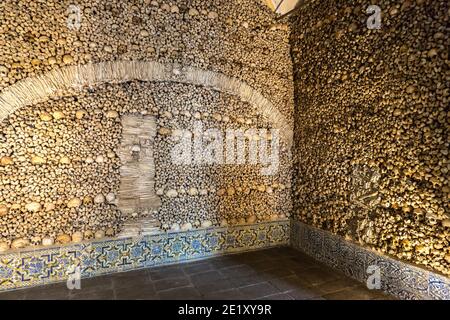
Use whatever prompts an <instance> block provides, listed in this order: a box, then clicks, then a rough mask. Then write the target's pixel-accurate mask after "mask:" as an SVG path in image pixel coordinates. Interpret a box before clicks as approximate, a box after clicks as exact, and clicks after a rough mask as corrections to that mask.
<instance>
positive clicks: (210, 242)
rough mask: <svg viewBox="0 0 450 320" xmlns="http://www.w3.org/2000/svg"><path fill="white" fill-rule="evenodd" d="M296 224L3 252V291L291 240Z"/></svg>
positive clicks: (0, 276)
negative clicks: (77, 271)
mask: <svg viewBox="0 0 450 320" xmlns="http://www.w3.org/2000/svg"><path fill="white" fill-rule="evenodd" d="M289 229H290V223H289V221H288V220H286V221H277V222H267V223H260V224H254V225H245V226H237V227H228V228H208V229H202V230H194V231H187V232H178V233H162V234H157V235H149V236H144V237H142V238H125V239H112V240H104V241H99V242H92V243H81V244H75V245H67V246H62V247H51V248H41V249H37V250H33V251H26V252H24V251H21V252H9V253H6V254H0V291H6V290H13V289H19V288H25V287H31V286H37V285H42V284H48V283H53V282H60V281H65V280H66V279H67V278H68V276H69V275H70V274H71V273H73V272H74V269H75V268H76V267H80V270H81V276H82V278H87V277H93V276H98V275H103V274H108V273H113V272H121V271H128V270H133V269H140V268H146V267H151V266H156V265H162V264H170V263H175V262H181V261H186V260H194V259H201V258H206V257H210V256H214V255H219V254H227V253H234V252H242V251H248V250H255V249H262V248H267V247H273V246H281V245H288V244H289V234H290V232H289Z"/></svg>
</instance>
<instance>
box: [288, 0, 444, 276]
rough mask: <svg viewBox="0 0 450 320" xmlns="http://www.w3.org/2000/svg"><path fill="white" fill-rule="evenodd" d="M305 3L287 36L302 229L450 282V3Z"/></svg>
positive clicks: (408, 0) (298, 213)
mask: <svg viewBox="0 0 450 320" xmlns="http://www.w3.org/2000/svg"><path fill="white" fill-rule="evenodd" d="M306 3H307V5H305V6H304V7H303V9H301V10H300V11H299V13H298V14H297V15H296V17H295V18H293V20H292V26H291V27H292V35H291V45H292V58H293V64H294V82H295V95H296V98H295V100H296V110H295V145H296V146H295V158H296V160H295V171H296V174H295V176H296V179H295V190H294V193H295V210H294V214H295V218H296V219H299V220H301V221H303V222H305V223H308V224H310V225H313V226H316V227H319V228H322V229H325V230H328V231H331V232H333V233H334V234H337V235H340V236H341V237H343V238H345V239H347V240H349V241H354V242H357V243H359V244H361V245H363V246H365V247H368V248H372V249H374V250H376V251H378V252H380V253H383V254H387V255H391V256H394V257H396V258H399V259H402V260H405V261H409V262H413V263H417V264H420V265H422V266H426V267H428V268H432V269H434V270H437V271H439V272H442V273H445V274H449V273H450V206H449V204H450V201H449V200H450V185H449V170H450V161H449V143H450V135H449V132H450V125H449V124H450V110H449V90H450V87H449V83H450V82H449V60H448V48H449V37H448V35H449V28H448V20H449V6H448V2H447V1H436V0H433V1H426V0H417V1H413V0H403V1H386V0H381V1H360V0H358V1H356V0H352V1H331V0H330V1H327V0H324V1H315V2H313V1H306ZM372 4H373V5H378V6H379V8H380V9H381V29H369V28H368V27H367V20H368V19H369V17H370V16H371V15H373V14H374V11H371V12H370V13H366V9H367V8H368V7H369V5H372ZM372 25H373V24H372Z"/></svg>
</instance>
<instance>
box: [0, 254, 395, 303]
mask: <svg viewBox="0 0 450 320" xmlns="http://www.w3.org/2000/svg"><path fill="white" fill-rule="evenodd" d="M4 299H52V300H53V299H108V300H111V299H127V300H128V299H148V300H153V299H181V300H193V299H210V300H219V299H220V300H222V299H223V300H241V299H250V300H251V299H265V300H280V299H281V300H295V299H296V300H305V299H307V300H310V299H314V300H317V299H319V300H324V299H325V300H343V299H345V300H348V299H351V300H368V299H392V298H391V297H389V296H386V295H384V294H382V293H381V292H379V291H373V290H368V289H367V288H365V287H364V286H362V285H361V284H359V283H358V282H356V281H354V280H352V279H349V278H347V277H345V276H344V275H343V274H341V273H338V272H335V271H333V270H332V269H330V268H328V267H326V266H324V265H322V264H320V263H318V262H317V261H315V260H313V259H312V258H310V257H308V256H306V255H304V254H302V253H301V252H299V251H296V250H294V249H291V248H287V247H282V248H271V249H267V250H261V251H253V252H246V253H241V254H234V255H227V256H220V257H215V258H211V259H207V260H202V261H197V262H191V263H183V264H178V265H172V266H165V267H156V268H149V269H144V270H138V271H130V272H124V273H118V274H112V275H107V276H101V277H95V278H91V279H82V280H81V289H80V290H69V289H67V286H66V284H65V283H58V284H51V285H47V286H41V287H35V288H30V289H22V290H16V291H11V292H4V293H0V300H4Z"/></svg>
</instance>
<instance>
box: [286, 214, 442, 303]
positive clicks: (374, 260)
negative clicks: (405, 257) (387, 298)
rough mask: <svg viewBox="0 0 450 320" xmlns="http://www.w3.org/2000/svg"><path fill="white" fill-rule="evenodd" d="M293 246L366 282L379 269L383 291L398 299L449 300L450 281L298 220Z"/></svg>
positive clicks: (294, 228) (292, 240) (293, 231)
mask: <svg viewBox="0 0 450 320" xmlns="http://www.w3.org/2000/svg"><path fill="white" fill-rule="evenodd" d="M290 239H291V245H292V246H293V247H295V248H297V249H299V250H301V251H303V252H305V253H306V254H308V255H310V256H312V257H313V258H315V259H317V260H319V261H321V262H323V263H325V264H326V265H328V266H330V267H332V268H335V269H338V270H339V271H342V272H343V273H345V274H346V275H347V276H349V277H352V278H354V279H356V280H358V281H360V282H362V283H367V279H368V277H369V275H370V274H369V273H367V268H368V267H369V266H375V267H379V270H380V275H381V277H380V278H381V289H382V290H383V291H385V292H387V293H389V294H391V295H393V296H395V297H397V298H399V299H406V300H421V299H427V300H429V299H439V300H450V279H449V278H447V277H444V276H441V275H438V274H436V273H433V272H430V271H427V270H424V269H422V268H419V267H415V266H412V265H410V264H407V263H404V262H400V261H398V260H395V259H392V258H389V257H386V256H383V255H380V254H378V253H376V252H373V251H371V250H368V249H365V248H362V247H360V246H358V245H355V244H352V243H350V242H348V241H345V240H343V239H342V238H340V237H338V236H336V235H333V234H331V233H330V232H327V231H323V230H320V229H317V228H314V227H311V226H308V225H306V224H304V223H302V222H299V221H292V224H291V237H290Z"/></svg>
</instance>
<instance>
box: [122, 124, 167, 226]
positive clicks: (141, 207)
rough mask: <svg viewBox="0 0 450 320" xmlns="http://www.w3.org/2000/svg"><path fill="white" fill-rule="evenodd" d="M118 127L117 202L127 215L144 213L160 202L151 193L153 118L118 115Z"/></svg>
mask: <svg viewBox="0 0 450 320" xmlns="http://www.w3.org/2000/svg"><path fill="white" fill-rule="evenodd" d="M122 127H123V136H122V142H121V144H120V146H119V148H118V155H119V158H120V160H121V163H122V166H121V168H120V188H119V192H118V204H117V205H118V208H119V209H120V210H121V211H122V213H123V214H124V215H128V216H129V217H130V218H131V217H132V216H133V217H136V216H142V214H147V215H148V214H149V213H151V212H152V211H153V210H155V209H157V208H158V207H159V206H160V205H161V200H160V199H159V197H158V196H157V195H156V193H155V162H154V158H153V141H154V138H155V136H156V122H155V118H154V117H152V116H137V115H136V116H135V115H125V116H123V117H122Z"/></svg>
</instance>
